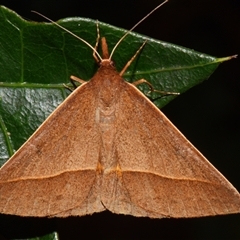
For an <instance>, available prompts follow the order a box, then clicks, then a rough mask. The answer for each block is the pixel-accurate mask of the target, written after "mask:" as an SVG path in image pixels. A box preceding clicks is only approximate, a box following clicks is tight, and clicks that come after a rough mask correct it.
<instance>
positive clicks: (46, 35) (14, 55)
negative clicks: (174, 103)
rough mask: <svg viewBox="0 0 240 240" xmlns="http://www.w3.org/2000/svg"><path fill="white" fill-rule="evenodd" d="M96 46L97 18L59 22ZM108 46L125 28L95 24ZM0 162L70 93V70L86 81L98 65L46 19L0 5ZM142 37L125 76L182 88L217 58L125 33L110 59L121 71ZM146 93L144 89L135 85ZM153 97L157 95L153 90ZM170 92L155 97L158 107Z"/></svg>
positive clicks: (160, 86) (206, 72)
mask: <svg viewBox="0 0 240 240" xmlns="http://www.w3.org/2000/svg"><path fill="white" fill-rule="evenodd" d="M58 23H59V24H61V25H62V26H64V27H65V28H67V29H68V30H70V31H72V32H74V33H75V34H77V35H78V36H81V38H83V39H85V40H86V41H88V42H89V43H90V44H91V45H92V46H95V43H96V37H97V28H96V21H95V20H90V19H83V18H67V19H63V20H60V21H59V22H58ZM99 27H100V34H101V36H105V37H106V39H107V41H108V45H109V49H110V50H111V49H112V48H113V47H114V46H115V44H116V43H117V41H118V40H119V39H120V38H121V37H122V36H123V34H124V33H125V32H126V30H123V29H119V28H116V27H113V26H110V25H108V24H105V23H99ZM0 29H1V31H0V72H1V75H0V130H1V131H0V143H1V145H0V164H3V163H4V162H5V161H6V160H7V159H8V158H9V156H10V155H12V154H13V153H14V151H15V150H16V149H18V148H19V147H20V146H21V145H22V144H23V143H24V142H25V141H26V140H27V139H28V138H29V136H30V135H31V134H32V133H33V132H34V131H35V130H36V128H37V127H38V126H39V125H40V124H41V123H42V122H43V121H44V120H45V119H46V117H47V116H48V115H49V114H50V113H51V112H52V111H53V110H54V109H55V108H56V107H57V106H58V105H59V104H60V103H61V102H62V101H63V100H64V99H65V98H66V96H67V95H68V94H69V90H67V89H66V88H65V87H64V86H63V84H64V83H65V84H68V83H69V78H70V75H75V76H77V77H79V78H81V79H84V80H89V79H90V78H91V77H92V76H93V75H94V73H95V72H96V70H97V64H96V62H95V60H94V58H93V56H92V50H91V49H90V48H89V47H88V46H87V45H86V44H84V43H83V42H81V41H80V40H78V39H76V38H74V37H73V36H71V35H70V34H69V33H67V32H65V31H63V30H62V29H60V28H59V27H57V26H55V25H53V24H50V23H36V22H28V21H25V20H23V19H22V18H21V17H19V16H18V15H17V14H16V13H14V12H13V11H11V10H9V9H7V8H5V7H1V8H0ZM145 40H147V43H146V45H145V46H144V48H143V50H142V51H141V52H140V53H139V55H138V56H137V59H135V60H134V62H133V63H132V64H131V66H130V67H129V68H128V70H127V72H126V73H125V74H124V78H125V79H126V80H127V81H129V82H134V81H136V80H138V79H141V78H144V79H146V80H147V81H149V82H150V83H151V84H152V85H153V86H154V88H155V89H157V90H162V91H170V92H178V93H183V92H185V91H187V90H188V89H189V88H191V87H193V86H194V85H196V84H198V83H200V82H202V81H203V80H205V79H207V78H208V77H209V76H210V75H211V73H212V72H213V71H214V70H215V69H216V68H217V66H218V65H219V63H220V62H222V61H225V60H228V59H230V58H231V57H227V58H221V59H218V58H215V57H212V56H209V55H206V54H202V53H198V52H195V51H193V50H190V49H187V48H184V47H179V46H176V45H173V44H170V43H166V42H161V41H157V40H154V39H150V38H147V37H145V36H142V35H139V34H136V33H130V34H129V35H128V36H127V37H126V38H125V39H124V40H123V42H122V43H121V44H120V45H119V47H118V48H117V49H116V51H115V53H114V56H113V60H114V61H115V64H116V68H117V69H118V70H119V71H120V70H121V69H122V68H123V67H124V66H125V64H126V63H127V62H128V61H129V60H130V59H131V57H132V56H133V55H134V54H135V53H136V51H137V50H138V49H139V47H140V46H141V45H142V43H143V42H144V41H145ZM139 88H140V89H141V90H142V91H143V92H145V93H147V92H149V88H148V87H147V86H146V85H145V84H142V85H139ZM151 95H152V98H156V97H159V94H158V93H155V92H154V93H152V94H151ZM175 97H176V96H175V95H171V96H165V97H162V98H158V100H156V101H154V103H155V104H156V105H157V106H158V107H162V106H164V105H166V104H167V103H168V102H169V101H171V100H172V99H173V98H175Z"/></svg>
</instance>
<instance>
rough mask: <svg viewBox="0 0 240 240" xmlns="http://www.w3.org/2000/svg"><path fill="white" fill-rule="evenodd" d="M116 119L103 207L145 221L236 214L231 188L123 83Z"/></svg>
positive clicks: (237, 198)
mask: <svg viewBox="0 0 240 240" xmlns="http://www.w3.org/2000/svg"><path fill="white" fill-rule="evenodd" d="M117 119H118V123H117V129H118V133H117V135H116V138H115V142H114V146H115V149H114V151H115V155H114V158H115V159H117V162H118V163H117V165H116V166H115V169H112V171H108V174H106V175H105V176H104V186H105V189H103V192H104V198H102V201H103V204H104V206H105V207H106V208H107V209H109V210H110V211H112V212H115V213H123V214H131V215H134V216H148V217H151V218H161V217H175V218H179V217H199V216H208V215H217V214H228V213H237V212H240V195H239V193H238V192H237V190H236V189H235V188H234V187H233V186H232V185H231V184H230V183H229V182H228V181H227V179H226V178H224V176H223V175H222V174H221V173H220V172H218V170H217V169H216V168H214V166H213V165H211V163H209V162H208V160H207V159H206V158H205V157H204V156H203V155H202V154H201V153H200V152H199V151H198V150H197V149H196V148H195V147H194V146H193V145H192V144H191V143H190V142H189V141H188V140H187V139H186V138H185V137H184V136H183V134H181V133H180V132H179V130H178V129H177V128H176V127H175V126H174V125H173V124H172V123H171V122H170V121H169V120H168V119H167V118H166V116H165V115H164V114H163V113H162V112H161V111H160V110H159V109H158V108H157V107H155V106H154V105H153V104H152V103H151V102H150V101H149V100H148V99H147V98H146V97H145V96H144V95H143V94H142V93H141V92H140V91H138V90H137V89H136V88H135V87H134V86H132V85H130V84H128V83H126V84H125V86H124V87H123V89H122V91H121V95H120V98H119V111H118V116H117ZM109 189H111V190H112V191H109Z"/></svg>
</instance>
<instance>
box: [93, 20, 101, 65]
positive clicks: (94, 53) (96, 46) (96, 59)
mask: <svg viewBox="0 0 240 240" xmlns="http://www.w3.org/2000/svg"><path fill="white" fill-rule="evenodd" d="M96 27H97V39H96V44H95V47H94V49H95V50H96V51H97V49H98V44H99V40H100V32H99V25H98V21H97V22H96ZM96 51H93V58H94V59H95V61H96V62H97V63H99V62H100V60H99V58H98V57H97V55H96Z"/></svg>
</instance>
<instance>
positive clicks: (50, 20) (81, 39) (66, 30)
mask: <svg viewBox="0 0 240 240" xmlns="http://www.w3.org/2000/svg"><path fill="white" fill-rule="evenodd" d="M31 12H33V13H36V14H38V15H39V16H41V17H43V18H45V19H46V20H48V21H49V22H51V23H53V24H54V25H56V26H58V27H59V28H61V29H63V30H64V31H65V32H67V33H69V34H71V35H72V36H74V37H75V38H77V39H79V40H80V41H82V42H84V43H85V44H86V45H87V46H88V47H90V48H91V49H92V50H93V51H94V52H95V54H96V55H97V56H98V57H99V59H100V61H102V57H101V56H100V54H99V53H98V52H97V50H96V49H95V48H94V47H93V46H92V45H91V44H89V43H88V42H87V41H86V40H84V39H83V38H81V37H79V36H77V35H76V34H74V33H73V32H71V31H69V30H68V29H66V28H65V27H63V26H61V25H60V24H58V23H56V22H54V21H53V20H52V19H50V18H48V17H46V16H44V15H43V14H41V13H39V12H36V11H31Z"/></svg>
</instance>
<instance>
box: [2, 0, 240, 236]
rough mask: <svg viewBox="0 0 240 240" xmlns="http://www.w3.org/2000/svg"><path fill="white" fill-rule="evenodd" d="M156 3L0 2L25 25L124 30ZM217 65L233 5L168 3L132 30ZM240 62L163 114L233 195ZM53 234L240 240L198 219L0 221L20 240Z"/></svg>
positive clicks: (211, 0)
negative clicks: (88, 22)
mask: <svg viewBox="0 0 240 240" xmlns="http://www.w3.org/2000/svg"><path fill="white" fill-rule="evenodd" d="M160 2H161V1H160V0H151V1H150V0H149V1H146V0H144V1H143V0H127V1H126V0H121V1H120V0H101V1H97V0H84V1H80V0H79V1H77V0H75V1H72V0H66V1H60V0H58V1H57V0H31V1H30V0H29V1H27V0H25V1H24V0H22V1H16V0H5V1H4V0H0V4H1V5H5V6H6V7H8V8H11V9H12V10H14V11H16V12H17V13H18V14H19V15H21V16H22V17H24V18H26V19H28V20H35V21H43V20H42V19H40V17H39V16H36V15H34V14H33V13H31V12H30V11H31V10H36V11H38V12H40V13H42V14H44V15H46V16H48V17H49V18H52V19H53V20H57V19H59V18H64V17H70V16H80V17H88V18H92V19H98V20H99V21H103V22H106V23H109V24H112V25H116V26H118V27H122V28H126V29H130V28H131V27H132V26H133V25H134V24H135V23H136V22H137V21H138V20H140V19H141V18H142V17H143V16H144V15H145V14H146V13H148V12H149V11H150V10H152V9H153V8H154V7H155V6H156V5H158V4H159V3H160ZM135 31H136V32H139V33H141V34H145V35H148V36H150V37H152V38H156V39H160V40H163V41H167V42H171V43H174V44H178V45H182V46H184V47H188V48H192V49H194V50H197V51H199V52H203V53H207V54H210V55H213V56H217V57H225V56H229V55H233V54H238V53H240V1H239V0H170V1H169V3H167V4H166V5H165V6H163V7H162V8H161V9H160V10H158V11H157V12H155V13H154V14H153V15H152V16H150V17H149V18H148V19H147V20H145V22H143V23H142V24H141V25H140V26H138V27H137V29H136V30H135ZM239 110H240V61H239V59H234V60H231V61H229V62H225V63H223V64H221V65H220V66H219V68H218V69H217V70H216V72H215V73H214V74H213V75H212V76H211V77H210V79H209V80H207V81H205V82H204V83H202V84H200V85H198V86H197V87H195V88H193V89H191V90H190V91H188V92H187V93H185V94H183V95H181V96H179V97H178V98H177V99H175V100H174V101H173V102H171V103H170V104H168V105H167V106H166V107H164V108H163V112H164V113H165V114H166V115H167V116H168V117H169V119H170V120H171V121H172V122H173V123H174V124H175V125H176V126H177V127H178V128H179V130H180V131H181V132H182V133H183V134H184V135H185V136H186V137H187V138H188V139H189V140H190V141H191V142H192V143H193V144H194V145H195V146H196V147H197V148H198V149H199V150H200V151H201V152H202V153H203V154H204V155H205V156H206V157H207V158H208V159H209V161H210V162H211V163H212V164H213V165H214V166H215V167H216V168H217V169H219V171H220V172H222V173H223V174H224V175H225V176H226V178H227V179H228V180H229V181H230V182H231V183H232V184H233V185H234V186H235V187H236V188H237V189H238V190H239V191H240V153H239V151H240V140H239V137H240V128H239V123H240V111H239ZM53 230H56V231H58V232H59V235H60V239H80V238H82V239H90V238H93V237H94V238H96V237H98V238H99V239H103V238H104V239H240V214H238V215H229V216H218V217H206V218H199V219H148V218H135V217H131V216H122V215H116V214H111V213H109V212H103V213H99V214H94V215H93V216H86V217H77V218H67V219H33V218H20V217H13V216H4V215H2V216H0V233H1V234H2V235H3V236H5V237H6V238H7V239H8V238H26V237H34V236H37V235H42V234H46V233H48V232H51V231H53Z"/></svg>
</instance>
